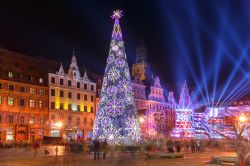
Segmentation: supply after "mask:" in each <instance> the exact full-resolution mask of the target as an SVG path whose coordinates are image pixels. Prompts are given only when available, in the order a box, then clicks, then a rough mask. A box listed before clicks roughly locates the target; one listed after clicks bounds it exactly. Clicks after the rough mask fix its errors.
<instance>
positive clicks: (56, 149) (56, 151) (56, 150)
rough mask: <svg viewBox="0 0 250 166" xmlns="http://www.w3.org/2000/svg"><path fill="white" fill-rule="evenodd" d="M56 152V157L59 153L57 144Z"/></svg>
mask: <svg viewBox="0 0 250 166" xmlns="http://www.w3.org/2000/svg"><path fill="white" fill-rule="evenodd" d="M55 153H56V157H57V153H58V147H57V146H56V148H55Z"/></svg>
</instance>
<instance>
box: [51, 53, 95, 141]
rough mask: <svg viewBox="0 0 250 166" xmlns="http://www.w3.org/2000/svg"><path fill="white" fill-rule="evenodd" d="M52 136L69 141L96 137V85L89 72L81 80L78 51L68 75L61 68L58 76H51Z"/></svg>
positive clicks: (52, 74)
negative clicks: (93, 131) (93, 132)
mask: <svg viewBox="0 0 250 166" xmlns="http://www.w3.org/2000/svg"><path fill="white" fill-rule="evenodd" d="M48 81H49V125H50V136H52V137H53V136H54V137H58V136H61V137H63V138H64V139H65V140H71V139H73V140H76V139H87V138H88V137H91V136H92V130H93V125H94V118H95V112H96V111H95V108H96V83H94V82H92V81H90V79H89V78H88V76H87V72H86V71H85V72H84V74H83V77H81V74H80V71H79V68H78V65H77V60H76V55H75V51H73V56H72V60H71V64H70V67H69V69H68V72H67V73H65V71H64V68H63V65H62V64H61V66H60V68H59V70H58V72H56V73H49V80H48Z"/></svg>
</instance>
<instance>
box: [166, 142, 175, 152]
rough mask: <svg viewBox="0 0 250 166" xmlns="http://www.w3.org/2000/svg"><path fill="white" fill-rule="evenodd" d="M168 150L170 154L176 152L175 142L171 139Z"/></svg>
mask: <svg viewBox="0 0 250 166" xmlns="http://www.w3.org/2000/svg"><path fill="white" fill-rule="evenodd" d="M167 148H168V152H169V153H173V152H174V149H173V148H174V142H173V140H172V139H169V140H168V141H167Z"/></svg>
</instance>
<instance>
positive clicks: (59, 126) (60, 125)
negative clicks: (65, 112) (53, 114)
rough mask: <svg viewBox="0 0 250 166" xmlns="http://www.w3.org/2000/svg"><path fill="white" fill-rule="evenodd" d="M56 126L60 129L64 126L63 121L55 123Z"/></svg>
mask: <svg viewBox="0 0 250 166" xmlns="http://www.w3.org/2000/svg"><path fill="white" fill-rule="evenodd" d="M55 126H56V127H57V128H59V129H60V128H61V127H62V126H63V123H62V122H60V121H58V122H56V123H55Z"/></svg>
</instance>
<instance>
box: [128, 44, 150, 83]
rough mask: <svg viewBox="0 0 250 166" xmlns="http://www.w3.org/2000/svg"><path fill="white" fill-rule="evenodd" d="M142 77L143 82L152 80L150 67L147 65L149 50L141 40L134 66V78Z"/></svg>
mask: <svg viewBox="0 0 250 166" xmlns="http://www.w3.org/2000/svg"><path fill="white" fill-rule="evenodd" d="M136 75H139V76H140V79H141V80H146V79H151V72H150V66H149V64H148V63H147V48H146V47H145V45H144V41H143V40H141V41H140V44H139V45H138V46H137V48H136V63H135V64H133V66H132V76H133V77H135V76H136Z"/></svg>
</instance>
